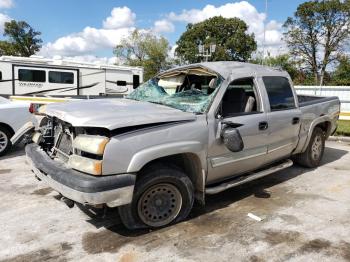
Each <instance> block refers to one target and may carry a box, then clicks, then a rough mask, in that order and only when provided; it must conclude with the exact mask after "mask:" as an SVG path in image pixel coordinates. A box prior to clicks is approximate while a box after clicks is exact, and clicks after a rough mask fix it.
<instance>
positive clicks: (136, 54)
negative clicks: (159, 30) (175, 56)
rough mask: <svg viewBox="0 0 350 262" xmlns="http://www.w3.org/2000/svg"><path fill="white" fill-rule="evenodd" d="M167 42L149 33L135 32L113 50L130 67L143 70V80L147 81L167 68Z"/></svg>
mask: <svg viewBox="0 0 350 262" xmlns="http://www.w3.org/2000/svg"><path fill="white" fill-rule="evenodd" d="M169 49H170V48H169V42H168V41H167V40H166V39H165V38H164V37H158V36H156V35H154V34H152V33H149V32H140V31H139V30H135V31H134V32H133V33H132V34H131V36H130V37H128V38H125V39H123V40H122V42H121V43H120V44H119V45H117V46H116V47H115V49H114V54H115V55H116V56H117V57H118V58H119V59H120V60H123V62H125V63H126V64H127V65H130V66H142V67H143V68H144V80H145V81H146V80H148V79H150V78H151V77H153V76H154V75H155V74H157V73H158V72H159V71H161V70H163V69H167V68H168V67H169V61H168V52H169Z"/></svg>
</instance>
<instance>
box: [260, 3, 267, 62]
mask: <svg viewBox="0 0 350 262" xmlns="http://www.w3.org/2000/svg"><path fill="white" fill-rule="evenodd" d="M266 22H267V0H265V20H264V40H263V41H264V42H263V59H262V63H261V64H262V65H264V63H265V48H266Z"/></svg>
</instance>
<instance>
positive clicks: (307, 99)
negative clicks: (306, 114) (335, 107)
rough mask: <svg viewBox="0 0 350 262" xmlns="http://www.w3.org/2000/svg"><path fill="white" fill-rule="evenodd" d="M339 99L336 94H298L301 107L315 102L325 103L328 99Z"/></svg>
mask: <svg viewBox="0 0 350 262" xmlns="http://www.w3.org/2000/svg"><path fill="white" fill-rule="evenodd" d="M333 100H339V98H338V97H336V96H329V97H325V96H307V95H298V102H299V107H304V106H310V105H314V104H319V103H324V102H328V101H333Z"/></svg>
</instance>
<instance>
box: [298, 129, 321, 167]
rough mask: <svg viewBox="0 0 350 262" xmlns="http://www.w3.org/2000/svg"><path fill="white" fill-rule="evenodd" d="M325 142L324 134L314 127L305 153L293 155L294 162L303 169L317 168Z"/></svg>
mask: <svg viewBox="0 0 350 262" xmlns="http://www.w3.org/2000/svg"><path fill="white" fill-rule="evenodd" d="M325 141H326V137H325V133H324V132H323V130H322V129H321V128H319V127H316V128H315V129H314V131H313V133H312V136H311V139H310V142H309V145H308V146H307V148H306V150H305V152H304V153H301V154H298V155H295V156H294V161H295V162H296V163H297V164H299V165H301V166H304V167H310V168H313V167H317V166H319V164H320V162H321V160H322V157H323V153H324V148H325Z"/></svg>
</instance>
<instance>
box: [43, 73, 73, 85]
mask: <svg viewBox="0 0 350 262" xmlns="http://www.w3.org/2000/svg"><path fill="white" fill-rule="evenodd" d="M49 82H50V83H55V84H74V74H73V73H70V72H58V71H50V72H49Z"/></svg>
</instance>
